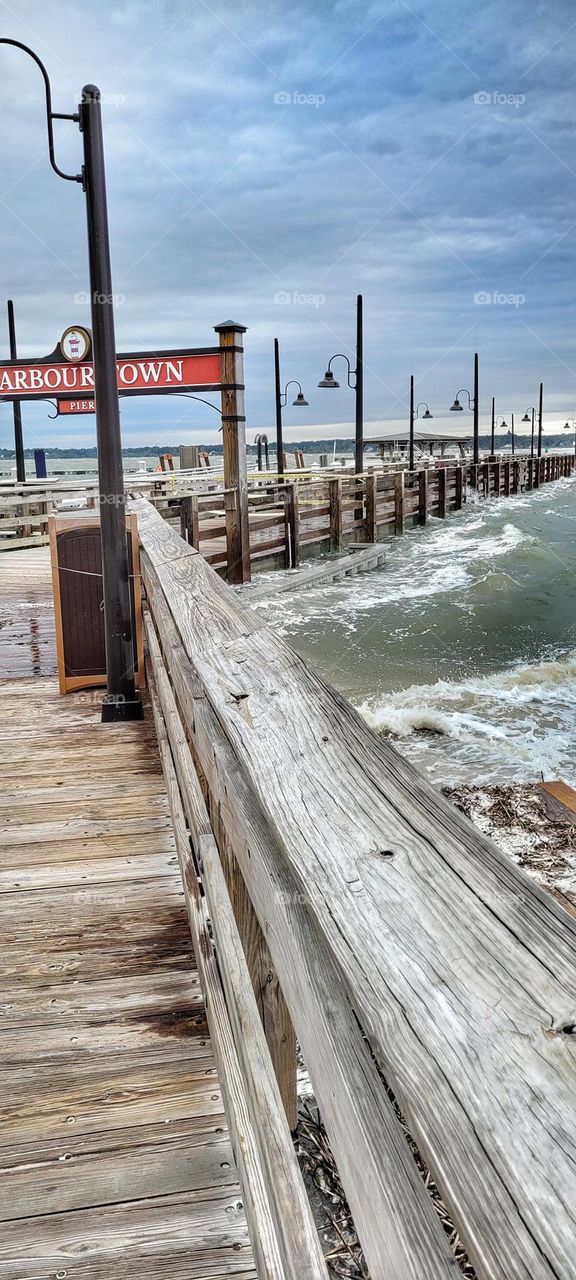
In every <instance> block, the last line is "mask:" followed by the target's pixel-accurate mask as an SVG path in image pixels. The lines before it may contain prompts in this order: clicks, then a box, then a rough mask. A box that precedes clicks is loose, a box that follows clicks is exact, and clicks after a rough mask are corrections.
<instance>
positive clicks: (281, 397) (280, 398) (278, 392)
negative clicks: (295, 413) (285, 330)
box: [274, 338, 308, 480]
mask: <svg viewBox="0 0 576 1280" xmlns="http://www.w3.org/2000/svg"><path fill="white" fill-rule="evenodd" d="M292 386H294V387H298V395H297V396H296V399H295V400H293V401H292V404H293V405H295V406H296V407H297V408H298V407H300V408H302V409H304V408H306V406H307V405H308V401H307V399H306V397H305V396H304V393H303V391H302V387H301V386H300V383H299V382H296V379H295V378H291V379H290V382H287V383H286V386H285V387H284V390H282V383H281V381H280V346H279V343H278V339H277V338H275V339H274V391H275V399H276V469H277V471H278V479H279V480H283V479H284V439H283V435H282V410H283V408H284V407H285V405H286V404H287V403H288V387H292Z"/></svg>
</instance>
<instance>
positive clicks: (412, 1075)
mask: <svg viewBox="0 0 576 1280" xmlns="http://www.w3.org/2000/svg"><path fill="white" fill-rule="evenodd" d="M134 509H135V510H136V511H137V514H138V521H139V528H140V536H141V548H142V572H143V579H144V583H145V587H146V592H147V598H148V607H149V610H150V615H149V620H148V624H147V634H148V640H149V646H150V662H151V672H152V681H151V685H152V697H153V701H154V706H155V714H156V716H157V719H158V725H159V736H160V745H161V752H162V757H163V761H164V765H165V769H166V778H167V785H168V790H169V795H170V800H171V804H172V811H173V816H174V825H175V830H176V833H177V841H178V847H179V853H180V858H181V865H182V871H183V878H184V884H185V891H186V894H187V897H188V901H189V910H190V915H191V920H192V927H193V931H195V941H196V946H197V949H198V950H199V951H200V953H201V955H202V958H203V962H204V966H205V968H204V984H205V988H206V991H207V995H208V1014H209V1016H210V1017H211V1020H212V1034H213V1036H214V1038H215V1041H217V1042H218V1047H217V1052H218V1053H219V1055H220V1064H221V1071H222V1072H223V1074H224V1078H225V1084H226V1086H227V1091H228V1106H229V1110H230V1111H231V1113H232V1114H231V1125H232V1128H233V1129H234V1130H235V1134H236V1154H237V1159H238V1163H239V1167H240V1172H241V1176H242V1179H243V1184H244V1189H245V1194H246V1200H247V1206H248V1209H249V1216H250V1221H251V1226H252V1232H253V1235H254V1237H255V1247H256V1248H257V1252H258V1258H259V1265H260V1268H261V1276H265V1277H269V1276H274V1277H275V1278H276V1277H288V1276H289V1277H291V1278H292V1277H293V1280H296V1277H298V1280H301V1278H303V1277H316V1276H319V1275H321V1274H323V1272H322V1266H321V1264H320V1262H319V1261H318V1255H317V1251H316V1249H315V1246H314V1240H313V1237H311V1234H310V1223H309V1219H308V1218H307V1215H306V1211H305V1205H304V1204H303V1201H302V1195H301V1187H300V1185H299V1183H298V1181H297V1178H296V1175H295V1167H294V1162H293V1159H292V1157H291V1152H290V1149H289V1145H288V1143H287V1130H286V1127H285V1124H284V1122H283V1121H282V1119H281V1116H280V1112H279V1103H278V1094H277V1092H276V1091H275V1087H274V1083H273V1080H272V1078H271V1073H270V1067H269V1063H268V1060H267V1059H266V1056H265V1053H264V1047H263V1040H262V1035H261V1033H260V1031H259V1030H258V1027H257V1025H256V1023H255V1020H254V1007H253V1005H252V1002H251V999H250V988H249V984H248V982H247V977H246V971H245V968H244V962H243V961H242V958H241V956H240V954H239V951H238V938H237V936H236V932H235V930H236V927H237V928H238V931H239V934H240V936H241V939H242V942H243V946H244V952H245V956H246V963H247V965H248V969H249V971H250V974H251V978H252V984H253V987H254V991H255V994H256V999H257V1002H258V1005H259V1007H260V1011H261V1014H262V1017H263V1021H264V1026H265V1030H266V1039H267V1041H268V1045H269V1047H270V1048H271V1051H272V1060H273V1061H274V1062H275V1066H276V1072H277V1076H278V1080H279V1086H280V1092H281V1094H282V1096H283V1098H284V1101H285V1105H287V1109H288V1115H289V1116H290V1124H291V1125H292V1124H293V1078H294V1076H293V1065H294V1064H293V1061H292V1052H293V1040H292V1036H291V1033H290V1025H289V1022H288V1021H287V1012H286V1007H287V1009H288V1011H289V1014H290V1017H291V1020H292V1023H293V1025H294V1028H295V1032H296V1035H297V1037H298V1040H299V1042H300V1045H301V1047H302V1051H303V1054H304V1058H305V1061H306V1064H307V1066H308V1069H309V1072H310V1076H311V1080H312V1084H313V1087H314V1091H315V1094H316V1097H317V1099H318V1102H319V1106H320V1109H321V1113H322V1117H323V1120H324V1123H325V1125H326V1129H327V1131H328V1135H329V1138H330V1142H331V1145H332V1150H333V1152H334V1155H335V1158H336V1160H337V1163H338V1168H339V1171H340V1175H341V1178H342V1181H343V1185H344V1188H345V1191H346V1193H347V1196H348V1200H349V1203H350V1207H351V1209H352V1213H353V1215H354V1219H355V1224H356V1228H357V1230H358V1233H359V1236H360V1239H361V1241H362V1245H363V1249H364V1253H365V1256H366V1260H367V1264H368V1269H369V1272H370V1275H371V1277H372V1280H437V1278H439V1277H442V1278H443V1280H447V1277H450V1276H452V1277H454V1276H455V1275H456V1274H458V1271H457V1266H456V1264H455V1262H454V1258H453V1255H452V1253H451V1250H450V1247H449V1241H448V1237H447V1235H446V1234H445V1232H444V1231H443V1229H442V1227H441V1225H440V1221H439V1218H438V1216H437V1214H436V1211H435V1209H434V1207H433V1204H432V1201H431V1199H430V1197H429V1195H428V1192H427V1190H426V1188H425V1185H424V1182H423V1180H422V1178H421V1176H420V1173H419V1171H418V1169H417V1166H416V1163H415V1161H414V1159H413V1156H412V1152H411V1149H410V1147H409V1145H408V1143H407V1142H406V1140H405V1137H404V1134H403V1132H402V1129H401V1127H400V1125H399V1123H398V1119H397V1115H396V1112H395V1110H394V1108H393V1106H392V1103H391V1101H390V1098H389V1094H388V1092H387V1089H386V1087H385V1084H384V1080H383V1076H384V1077H385V1080H386V1081H387V1083H388V1085H389V1087H390V1088H391V1089H392V1090H393V1093H394V1095H395V1097H396V1099H397V1102H398V1105H399V1107H400V1108H401V1111H402V1114H403V1116H404V1117H405V1120H406V1123H407V1125H408V1127H409V1130H410V1132H411V1134H412V1136H413V1138H414V1141H415V1142H416V1144H417V1146H418V1148H419V1150H420V1152H421V1155H422V1157H423V1159H424V1160H425V1161H426V1164H427V1166H428V1168H429V1170H430V1171H431V1174H432V1176H433V1178H434V1179H435V1181H436V1182H437V1185H438V1187H439V1189H440V1193H441V1195H442V1198H443V1200H444V1203H445V1205H446V1206H447V1208H448V1211H449V1213H450V1214H451V1217H452V1221H453V1223H454V1225H455V1226H456V1228H457V1230H458V1231H459V1232H460V1235H461V1237H462V1239H463V1241H464V1244H465V1247H466V1248H467V1250H468V1253H469V1256H470V1259H471V1262H472V1264H473V1266H474V1267H475V1269H476V1274H477V1276H478V1277H479V1280H569V1277H570V1278H571V1277H573V1276H574V1229H575V1226H576V1096H575V1090H574V1080H575V1074H576V1035H575V1034H574V1032H575V1030H576V980H575V972H576V966H575V961H576V922H575V921H574V920H573V919H571V917H569V916H568V915H567V914H565V913H564V912H563V910H562V908H561V907H560V906H559V905H558V904H557V903H556V902H555V900H554V899H553V898H552V897H549V896H547V895H546V894H545V892H544V891H543V890H541V889H540V888H539V886H538V885H536V884H535V883H533V882H532V881H531V880H529V879H528V877H527V876H526V875H525V874H524V873H523V872H522V870H521V869H519V868H518V867H517V866H515V865H514V864H513V863H512V862H511V861H510V860H509V859H508V858H507V857H506V855H505V854H503V853H501V852H500V851H499V850H498V849H496V848H495V847H494V846H493V845H492V844H491V842H490V841H489V840H487V839H486V838H485V837H484V836H483V835H482V834H481V833H480V832H479V831H477V830H476V829H475V828H473V827H472V825H471V824H470V823H469V822H468V821H467V820H466V819H465V818H464V817H463V816H462V815H461V814H460V813H459V812H458V811H457V810H456V809H454V808H453V807H452V806H450V805H449V804H448V802H447V801H445V800H444V799H443V798H442V797H441V796H440V795H439V794H438V793H437V792H436V791H435V790H434V789H433V788H432V787H431V786H430V785H429V784H428V783H427V782H426V781H425V779H424V778H423V777H422V776H421V775H420V774H419V773H417V772H416V771H415V770H414V769H413V768H412V767H411V766H410V765H409V764H408V763H407V761H405V760H404V759H402V757H401V756H399V755H398V754H397V752H396V751H395V750H394V749H393V748H392V747H391V746H390V745H389V744H388V743H386V742H383V741H381V740H380V739H378V737H376V735H375V734H373V733H372V731H371V730H370V729H369V728H368V727H367V726H366V725H365V723H364V722H363V721H362V720H361V719H360V717H359V716H358V715H357V714H356V713H355V711H354V710H353V709H352V707H351V706H350V705H349V704H348V703H347V702H346V701H345V700H344V699H342V698H341V697H340V696H339V695H338V694H337V693H336V692H335V691H334V690H333V689H332V688H331V687H330V686H328V685H327V684H326V683H325V682H324V681H323V680H322V679H321V678H320V676H319V675H318V674H317V673H316V672H315V671H314V670H312V669H311V668H310V667H309V666H308V665H307V664H306V662H304V661H303V659H302V658H300V657H298V656H297V655H296V654H295V653H293V652H292V651H291V650H290V649H289V648H288V646H287V645H286V644H285V643H284V642H283V641H282V640H281V639H280V638H279V637H278V636H276V635H275V634H273V633H272V632H270V631H268V630H267V629H265V628H264V627H263V626H262V625H261V624H260V621H259V619H257V618H256V617H255V616H254V615H253V613H252V612H251V611H249V610H248V609H247V608H245V607H244V606H243V605H242V603H241V602H239V601H238V599H237V598H236V597H235V596H234V595H233V594H232V593H231V592H230V590H229V589H228V587H227V586H226V585H225V584H224V583H223V582H222V581H221V580H220V579H219V578H218V577H217V575H215V574H214V572H213V570H212V569H211V568H210V566H209V565H207V564H206V563H205V561H204V560H203V558H202V556H201V555H199V554H198V553H197V552H196V551H195V549H194V548H193V547H191V546H189V545H187V544H185V543H184V542H183V540H182V539H181V538H180V537H179V535H178V534H177V533H176V532H175V531H174V530H173V529H171V528H170V527H169V526H168V525H167V524H166V522H165V521H163V520H162V519H161V517H160V516H159V515H158V513H157V512H156V511H154V509H153V507H152V506H151V504H150V503H148V502H146V501H145V500H144V499H140V500H139V501H137V502H135V503H134ZM194 766H196V770H197V775H196V773H195V769H194ZM197 778H200V779H201V783H202V791H203V799H201V798H200V795H199V791H198V781H197ZM203 801H204V802H205V803H206V806H207V807H206V808H204V807H203ZM190 845H191V846H192V850H193V854H194V860H193V859H192V858H191V855H190ZM222 871H223V872H224V879H225V880H226V888H225V886H224V879H223V876H222V874H221V873H222ZM199 880H201V881H202V885H203V889H204V892H205V895H206V902H207V905H208V913H209V915H210V919H211V925H212V931H213V937H212V933H211V932H210V931H209V929H208V926H207V924H206V920H205V916H204V915H203V914H202V911H201V905H202V904H201V901H200V897H199V896H198V895H199V892H200V891H199V889H198V881H199ZM229 897H230V899H231V900H232V903H233V906H234V911H235V920H236V924H234V922H233V920H232V916H231V913H230V904H229V901H228V898H229ZM215 957H216V958H215ZM208 970H209V972H208ZM210 982H212V983H213V984H215V985H214V987H211V986H210ZM234 982H236V985H234ZM280 988H281V990H280ZM284 1000H285V1002H286V1004H284ZM242 1001H244V1004H242ZM241 1008H243V1009H244V1011H245V1016H244V1015H241V1013H240V1011H239V1010H240V1009H241ZM243 1017H244V1020H242V1018H243ZM381 1072H382V1073H383V1076H382V1075H381ZM261 1081H265V1084H264V1083H262V1084H261ZM283 1175H284V1176H283ZM295 1250H297V1252H295Z"/></svg>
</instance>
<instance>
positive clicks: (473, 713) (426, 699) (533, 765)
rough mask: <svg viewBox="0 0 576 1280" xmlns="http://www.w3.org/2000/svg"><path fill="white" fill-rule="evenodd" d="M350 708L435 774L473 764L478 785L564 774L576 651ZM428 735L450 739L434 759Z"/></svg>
mask: <svg viewBox="0 0 576 1280" xmlns="http://www.w3.org/2000/svg"><path fill="white" fill-rule="evenodd" d="M358 710H359V711H360V713H361V715H363V716H364V718H365V720H366V721H367V722H368V724H369V725H371V727H372V728H373V729H375V730H376V732H377V733H380V734H383V735H386V736H388V737H391V738H396V739H400V740H402V741H403V742H404V745H405V747H406V749H407V753H408V754H409V755H410V756H411V757H412V758H414V759H415V760H416V761H418V762H419V763H421V764H423V765H424V766H425V767H426V769H427V771H428V772H429V773H430V774H431V775H432V776H433V777H437V779H438V780H442V781H453V780H454V779H456V780H459V781H460V780H464V779H468V780H469V779H470V776H471V773H472V771H473V770H476V771H477V772H476V773H475V775H474V776H476V778H477V781H479V782H482V783H485V782H493V781H495V780H501V779H502V776H503V773H505V775H506V777H507V778H508V779H511V778H515V779H517V780H520V779H526V780H529V779H532V780H533V779H535V778H537V777H538V776H539V775H540V774H542V773H543V774H544V775H545V776H547V777H559V776H566V774H567V773H568V774H570V773H573V755H574V752H573V739H574V722H575V717H576V650H572V651H570V652H569V653H567V654H564V655H558V656H556V657H553V658H550V660H548V661H539V662H537V663H534V664H527V663H518V664H515V665H514V666H513V667H511V668H509V669H508V670H505V671H502V672H498V673H495V674H493V675H488V676H480V677H478V678H476V679H474V678H470V679H465V680H462V681H460V682H453V681H447V680H437V681H436V682H435V683H434V684H429V685H412V686H411V687H410V688H409V689H404V690H400V691H399V692H396V693H390V694H387V695H385V696H384V697H381V698H378V697H372V698H368V699H366V700H365V701H364V702H363V703H361V705H360V706H359V708H358ZM435 738H436V739H437V738H440V739H441V738H444V739H446V738H450V739H452V740H453V746H452V745H451V747H450V748H449V749H448V753H447V748H446V747H444V748H443V750H442V752H441V756H440V755H439V758H438V760H437V761H435V760H434V753H435V749H436V751H437V748H435V744H434V739H435ZM410 740H412V742H410ZM448 761H449V764H448ZM448 769H449V771H450V776H449V777H447V770H448Z"/></svg>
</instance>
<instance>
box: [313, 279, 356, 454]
mask: <svg viewBox="0 0 576 1280" xmlns="http://www.w3.org/2000/svg"><path fill="white" fill-rule="evenodd" d="M333 360H345V361H346V364H347V366H348V372H347V381H348V386H349V387H352V388H353V390H354V392H355V414H354V418H355V433H354V470H355V472H356V475H357V476H360V475H362V472H363V470H364V331H363V303H362V294H361V293H359V294H358V297H357V299H356V368H355V369H352V367H351V365H350V361H349V359H348V356H345V355H343V353H342V352H341V351H339V352H337V354H336V355H335V356H331V357H330V360H329V361H328V368H327V369H326V372H325V374H324V377H323V378H321V379H320V382H319V383H318V386H319V387H339V386H340V383H339V382H337V381H336V379H335V377H334V374H333V373H332V361H333ZM352 378H353V379H354V381H352Z"/></svg>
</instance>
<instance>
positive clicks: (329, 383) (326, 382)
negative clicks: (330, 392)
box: [318, 369, 340, 387]
mask: <svg viewBox="0 0 576 1280" xmlns="http://www.w3.org/2000/svg"><path fill="white" fill-rule="evenodd" d="M318 386H319V387H339V386H340V383H339V382H337V381H336V379H335V377H334V374H333V373H332V370H331V369H327V370H326V373H325V374H324V377H323V378H321V380H320V382H319V383H318Z"/></svg>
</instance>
